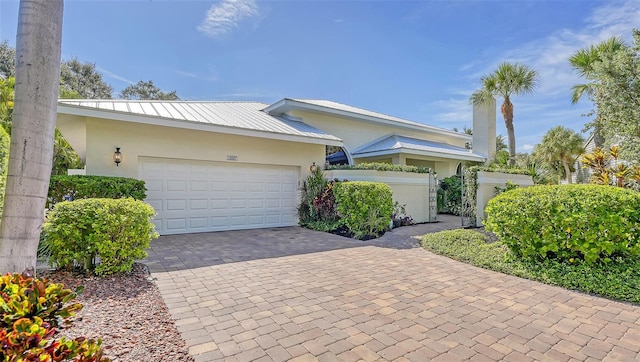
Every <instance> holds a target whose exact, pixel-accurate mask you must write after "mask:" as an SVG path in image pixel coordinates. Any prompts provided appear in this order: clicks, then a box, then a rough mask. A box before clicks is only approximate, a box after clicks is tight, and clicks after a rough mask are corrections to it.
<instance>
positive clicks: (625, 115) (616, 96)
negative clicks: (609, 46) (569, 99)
mask: <svg viewBox="0 0 640 362" xmlns="http://www.w3.org/2000/svg"><path fill="white" fill-rule="evenodd" d="M633 37H634V42H633V44H632V45H631V46H628V47H625V48H624V49H621V50H619V51H617V52H615V53H613V54H602V60H601V61H600V62H597V63H596V64H594V77H595V78H596V79H597V81H598V83H599V85H598V91H597V92H596V94H595V95H594V100H595V103H596V107H597V110H598V117H597V118H598V123H599V126H600V128H601V130H602V134H603V135H604V137H605V139H606V141H607V142H608V143H609V144H614V143H616V144H619V145H620V157H621V158H622V159H624V160H626V161H628V162H631V163H638V162H640V122H638V120H640V98H639V97H638V94H640V30H637V29H634V31H633Z"/></svg>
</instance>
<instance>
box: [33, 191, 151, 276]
mask: <svg viewBox="0 0 640 362" xmlns="http://www.w3.org/2000/svg"><path fill="white" fill-rule="evenodd" d="M154 215H155V211H154V210H153V208H152V207H151V206H150V205H148V204H146V203H144V202H142V201H138V200H133V199H84V200H77V201H71V202H69V201H65V202H61V203H58V204H56V205H55V207H54V208H53V210H52V211H51V212H50V213H49V216H48V220H47V222H46V223H45V224H44V227H43V232H44V235H45V236H44V237H45V240H46V242H47V243H49V245H50V248H51V257H50V259H49V263H51V265H56V266H57V267H59V268H70V267H72V266H74V265H77V264H82V266H83V267H84V269H85V270H87V271H91V270H93V269H94V267H95V270H94V271H95V273H96V274H97V275H105V274H113V273H120V272H129V271H131V268H132V266H133V262H134V261H135V260H136V259H142V258H145V257H146V256H147V253H146V252H145V251H144V250H145V249H146V248H148V247H149V242H150V241H151V239H153V238H156V237H157V236H158V234H157V233H156V232H155V231H154V230H155V228H154V225H153V223H151V219H152V218H153V216H154ZM96 257H98V258H100V263H99V264H98V265H95V262H96Z"/></svg>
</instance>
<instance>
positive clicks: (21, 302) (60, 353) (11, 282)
mask: <svg viewBox="0 0 640 362" xmlns="http://www.w3.org/2000/svg"><path fill="white" fill-rule="evenodd" d="M81 291H82V290H81V288H78V289H76V291H71V290H70V289H65V288H64V286H63V285H62V284H55V283H50V282H49V281H48V280H47V279H35V278H32V277H31V276H30V275H27V274H22V275H21V274H13V275H11V274H6V275H4V276H2V277H0V295H1V299H0V303H1V308H0V309H1V310H2V320H0V326H1V327H2V328H1V329H0V360H2V361H7V362H14V361H15V362H18V361H20V362H22V361H24V362H32V361H33V362H36V361H38V362H49V361H75V362H106V361H109V359H107V358H106V357H104V356H103V351H102V348H101V344H102V341H101V340H100V339H98V340H94V339H87V338H86V337H77V338H74V339H69V338H67V337H60V338H57V335H58V333H59V331H58V327H59V326H61V325H63V324H64V325H66V326H69V325H70V324H71V323H72V322H71V319H70V318H71V317H73V316H74V315H75V312H77V311H79V310H80V309H81V308H82V304H80V303H72V301H73V300H74V299H75V298H76V296H77V293H79V292H81Z"/></svg>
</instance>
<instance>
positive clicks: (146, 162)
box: [138, 157, 300, 235]
mask: <svg viewBox="0 0 640 362" xmlns="http://www.w3.org/2000/svg"><path fill="white" fill-rule="evenodd" d="M138 164H139V178H140V179H141V180H144V181H145V183H146V186H147V199H146V200H145V201H146V202H148V203H149V204H150V205H151V206H153V208H154V209H155V210H156V213H157V215H156V217H155V219H154V224H155V225H156V230H157V231H158V232H159V233H160V234H163V235H166V234H184V233H194V232H207V231H222V230H241V229H255V228H266V227H280V226H293V225H296V223H297V217H296V203H297V186H298V179H299V173H300V170H299V167H294V166H281V165H259V164H247V163H234V162H211V161H197V160H179V159H166V158H151V157H140V159H139V163H138Z"/></svg>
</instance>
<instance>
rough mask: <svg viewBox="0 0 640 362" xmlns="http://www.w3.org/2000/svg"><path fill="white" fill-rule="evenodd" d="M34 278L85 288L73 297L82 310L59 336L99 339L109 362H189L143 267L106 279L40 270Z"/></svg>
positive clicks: (159, 296) (184, 346) (187, 354)
mask: <svg viewBox="0 0 640 362" xmlns="http://www.w3.org/2000/svg"><path fill="white" fill-rule="evenodd" d="M38 277H46V278H48V279H49V280H51V281H52V282H55V283H63V284H64V285H65V287H66V288H71V289H75V287H76V286H78V285H83V286H84V288H85V289H84V292H83V293H82V294H80V295H79V296H78V298H76V301H78V302H80V303H82V304H83V308H82V310H81V311H79V312H78V313H77V315H76V317H75V319H74V320H73V324H72V326H71V327H69V328H66V329H64V330H62V331H61V335H66V336H69V337H77V336H85V337H88V338H102V347H103V348H104V350H105V355H106V356H107V357H109V358H110V359H111V361H114V362H117V361H122V362H124V361H127V362H133V361H140V362H142V361H145V362H146V361H193V358H192V357H190V356H189V353H188V349H187V347H186V345H185V343H184V340H183V339H182V337H181V336H180V333H179V332H178V330H177V328H176V326H175V324H174V321H173V320H172V319H171V316H170V315H169V312H168V310H167V306H166V305H165V303H164V300H163V299H162V297H161V295H160V291H159V290H158V287H157V286H156V285H155V284H154V283H153V282H151V281H149V279H148V272H147V270H146V267H145V266H144V265H142V264H135V265H134V267H133V270H132V272H131V273H130V274H123V275H118V276H111V277H95V276H85V275H82V274H76V273H72V272H63V271H45V272H41V273H38Z"/></svg>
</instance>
